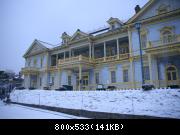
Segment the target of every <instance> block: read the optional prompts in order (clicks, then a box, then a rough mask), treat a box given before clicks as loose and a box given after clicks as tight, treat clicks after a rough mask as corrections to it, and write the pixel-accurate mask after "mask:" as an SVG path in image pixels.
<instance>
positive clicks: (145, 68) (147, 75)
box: [143, 66, 150, 80]
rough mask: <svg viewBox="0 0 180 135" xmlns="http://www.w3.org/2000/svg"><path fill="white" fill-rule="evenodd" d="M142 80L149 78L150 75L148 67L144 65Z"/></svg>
mask: <svg viewBox="0 0 180 135" xmlns="http://www.w3.org/2000/svg"><path fill="white" fill-rule="evenodd" d="M143 70H144V80H150V75H149V67H148V66H147V67H144V68H143Z"/></svg>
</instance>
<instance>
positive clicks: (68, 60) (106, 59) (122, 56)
mask: <svg viewBox="0 0 180 135" xmlns="http://www.w3.org/2000/svg"><path fill="white" fill-rule="evenodd" d="M128 58H129V53H126V54H120V55H119V56H118V55H114V56H109V57H102V58H96V59H91V58H88V57H85V56H82V55H79V56H76V57H70V58H66V59H62V60H59V61H58V62H59V65H63V64H69V63H71V64H72V63H77V62H89V63H95V64H98V63H102V62H110V61H115V60H123V59H128Z"/></svg>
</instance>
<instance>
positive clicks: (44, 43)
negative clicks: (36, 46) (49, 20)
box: [37, 40, 57, 49]
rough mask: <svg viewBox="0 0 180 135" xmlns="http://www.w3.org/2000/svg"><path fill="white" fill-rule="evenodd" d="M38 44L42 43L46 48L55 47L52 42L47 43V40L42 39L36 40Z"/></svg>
mask: <svg viewBox="0 0 180 135" xmlns="http://www.w3.org/2000/svg"><path fill="white" fill-rule="evenodd" d="M37 41H38V42H39V43H40V44H42V45H43V46H45V47H46V48H48V49H52V48H54V47H56V46H57V45H53V44H50V43H47V42H44V41H41V40H37Z"/></svg>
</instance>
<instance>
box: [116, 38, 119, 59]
mask: <svg viewBox="0 0 180 135" xmlns="http://www.w3.org/2000/svg"><path fill="white" fill-rule="evenodd" d="M116 42H117V43H116V44H117V58H118V59H119V41H118V39H117V40H116Z"/></svg>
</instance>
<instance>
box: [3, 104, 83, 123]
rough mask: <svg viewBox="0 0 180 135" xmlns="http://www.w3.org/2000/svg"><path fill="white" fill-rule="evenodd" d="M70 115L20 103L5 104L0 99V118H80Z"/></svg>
mask: <svg viewBox="0 0 180 135" xmlns="http://www.w3.org/2000/svg"><path fill="white" fill-rule="evenodd" d="M80 118H81V117H76V116H72V115H67V114H63V113H58V112H53V111H47V110H43V109H37V108H31V107H25V106H21V105H14V104H10V105H6V104H4V103H3V102H2V101H0V119H80Z"/></svg>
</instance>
